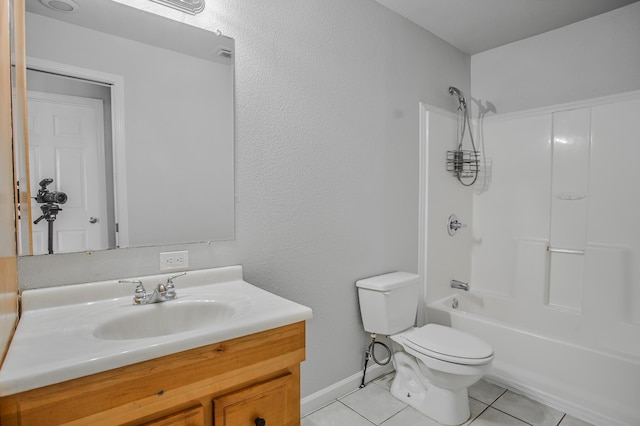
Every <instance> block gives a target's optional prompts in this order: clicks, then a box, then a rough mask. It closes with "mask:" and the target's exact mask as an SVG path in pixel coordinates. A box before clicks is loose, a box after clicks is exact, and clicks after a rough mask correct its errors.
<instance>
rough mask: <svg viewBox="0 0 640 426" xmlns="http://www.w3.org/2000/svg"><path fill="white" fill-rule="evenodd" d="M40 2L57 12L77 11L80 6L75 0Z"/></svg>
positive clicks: (46, 0)
mask: <svg viewBox="0 0 640 426" xmlns="http://www.w3.org/2000/svg"><path fill="white" fill-rule="evenodd" d="M40 3H42V4H43V5H45V6H47V7H48V8H49V9H53V10H55V11H57V12H64V13H68V12H75V11H77V10H78V8H79V6H78V4H77V3H76V2H74V1H73V0H40Z"/></svg>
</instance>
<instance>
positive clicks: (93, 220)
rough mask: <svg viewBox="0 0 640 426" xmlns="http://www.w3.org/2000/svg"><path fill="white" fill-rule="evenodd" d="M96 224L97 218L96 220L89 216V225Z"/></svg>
mask: <svg viewBox="0 0 640 426" xmlns="http://www.w3.org/2000/svg"><path fill="white" fill-rule="evenodd" d="M96 222H98V218H97V217H93V216H91V217H90V218H89V223H96Z"/></svg>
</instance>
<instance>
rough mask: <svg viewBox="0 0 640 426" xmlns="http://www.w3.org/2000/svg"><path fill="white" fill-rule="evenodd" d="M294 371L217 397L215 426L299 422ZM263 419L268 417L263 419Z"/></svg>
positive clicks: (272, 425)
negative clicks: (295, 406) (293, 398)
mask: <svg viewBox="0 0 640 426" xmlns="http://www.w3.org/2000/svg"><path fill="white" fill-rule="evenodd" d="M295 386H296V379H295V377H294V376H293V375H292V374H287V375H285V376H282V377H279V378H277V379H273V380H269V381H268V382H264V383H259V384H257V385H253V386H250V387H248V388H245V389H241V390H239V391H237V392H233V393H230V394H227V395H223V396H221V397H218V398H216V399H214V400H213V407H214V425H215V426H288V425H294V424H299V422H300V419H294V418H293V417H294V413H295V410H293V409H292V403H293V401H292V396H293V393H294V392H293V390H294V387H295ZM260 419H262V420H264V422H262V421H261V420H260Z"/></svg>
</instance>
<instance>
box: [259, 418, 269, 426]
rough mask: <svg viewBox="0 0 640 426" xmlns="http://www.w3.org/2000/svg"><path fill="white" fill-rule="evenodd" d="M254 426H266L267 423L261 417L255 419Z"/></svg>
mask: <svg viewBox="0 0 640 426" xmlns="http://www.w3.org/2000/svg"><path fill="white" fill-rule="evenodd" d="M256 426H267V421H266V420H265V419H263V418H261V417H258V418H256Z"/></svg>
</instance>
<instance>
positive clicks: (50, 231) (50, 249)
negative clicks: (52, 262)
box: [47, 220, 53, 254]
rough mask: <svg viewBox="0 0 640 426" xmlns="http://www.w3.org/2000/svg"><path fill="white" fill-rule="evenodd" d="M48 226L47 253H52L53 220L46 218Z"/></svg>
mask: <svg viewBox="0 0 640 426" xmlns="http://www.w3.org/2000/svg"><path fill="white" fill-rule="evenodd" d="M47 225H48V226H49V254H53V220H47Z"/></svg>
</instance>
